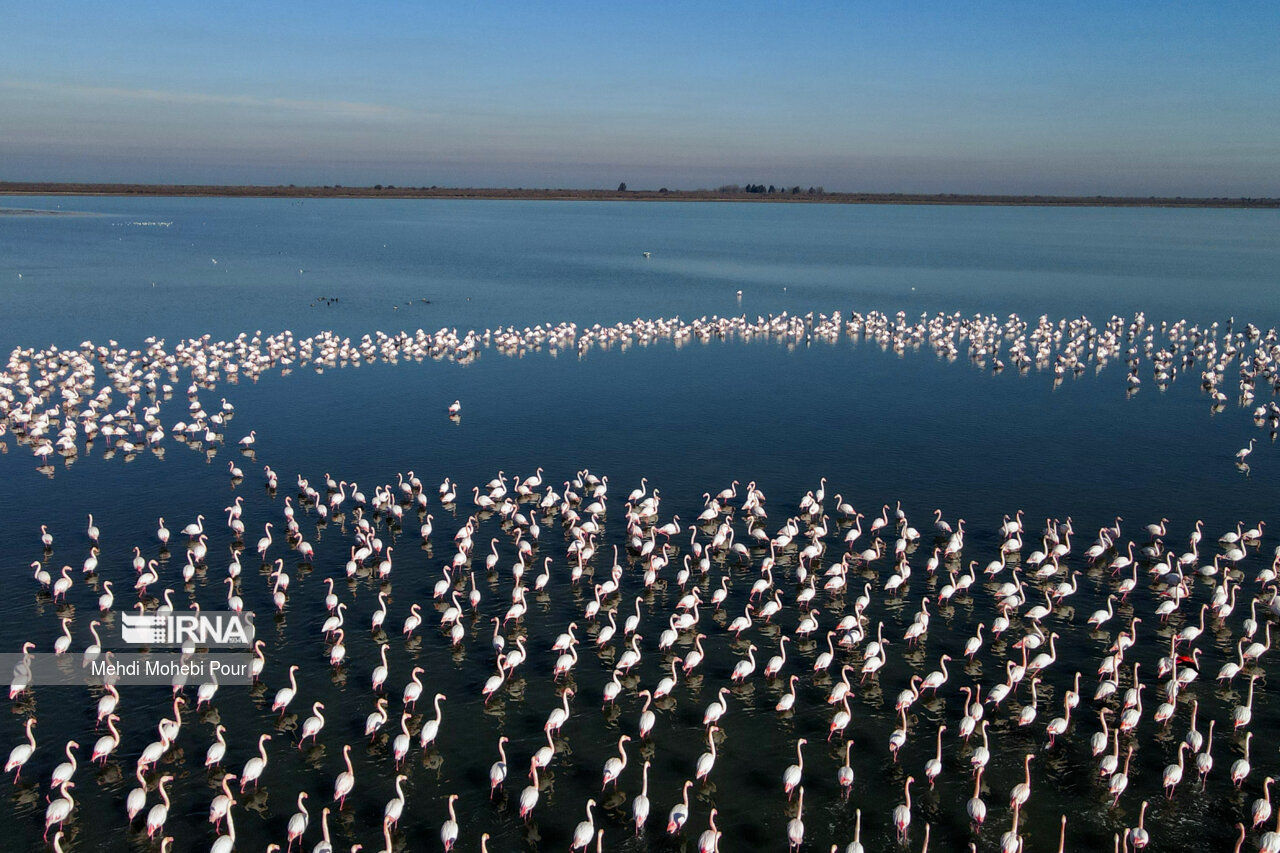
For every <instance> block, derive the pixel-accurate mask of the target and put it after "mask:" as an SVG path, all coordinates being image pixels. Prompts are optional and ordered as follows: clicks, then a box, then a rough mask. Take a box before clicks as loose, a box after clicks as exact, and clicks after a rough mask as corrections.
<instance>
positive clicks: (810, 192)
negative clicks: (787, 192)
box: [809, 187, 814, 195]
mask: <svg viewBox="0 0 1280 853" xmlns="http://www.w3.org/2000/svg"><path fill="white" fill-rule="evenodd" d="M813 193H814V189H813V187H809V195H813Z"/></svg>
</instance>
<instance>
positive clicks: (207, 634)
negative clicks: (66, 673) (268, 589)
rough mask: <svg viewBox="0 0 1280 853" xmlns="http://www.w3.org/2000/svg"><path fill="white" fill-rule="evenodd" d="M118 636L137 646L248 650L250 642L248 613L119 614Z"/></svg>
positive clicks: (251, 622)
mask: <svg viewBox="0 0 1280 853" xmlns="http://www.w3.org/2000/svg"><path fill="white" fill-rule="evenodd" d="M120 615H121V622H122V623H123V625H122V627H121V635H122V637H123V639H124V641H125V642H126V643H131V644H134V645H140V646H183V645H198V646H225V647H236V646H241V647H248V646H250V645H252V643H253V614H251V613H231V612H226V613H122V614H120Z"/></svg>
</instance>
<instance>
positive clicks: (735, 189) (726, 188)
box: [716, 184, 742, 193]
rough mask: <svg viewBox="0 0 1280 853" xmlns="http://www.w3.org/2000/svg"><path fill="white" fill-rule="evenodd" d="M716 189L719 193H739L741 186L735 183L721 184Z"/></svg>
mask: <svg viewBox="0 0 1280 853" xmlns="http://www.w3.org/2000/svg"><path fill="white" fill-rule="evenodd" d="M716 191H717V192H721V193H740V192H742V187H740V186H738V185H737V184H724V185H723V186H721V187H719V188H718V189H717V190H716Z"/></svg>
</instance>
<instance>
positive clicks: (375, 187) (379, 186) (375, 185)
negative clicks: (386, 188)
mask: <svg viewBox="0 0 1280 853" xmlns="http://www.w3.org/2000/svg"><path fill="white" fill-rule="evenodd" d="M373 188H374V189H375V190H380V189H382V184H374V185H373Z"/></svg>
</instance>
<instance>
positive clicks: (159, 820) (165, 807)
mask: <svg viewBox="0 0 1280 853" xmlns="http://www.w3.org/2000/svg"><path fill="white" fill-rule="evenodd" d="M172 781H173V777H172V776H167V775H166V776H161V777H160V785H159V789H160V799H161V800H162V801H163V802H160V803H157V804H156V805H154V806H152V807H151V811H149V812H147V838H151V837H153V836H154V835H155V834H156V833H157V832H160V831H162V830H163V829H164V822H165V821H166V820H168V818H169V792H168V791H166V790H165V787H164V786H165V785H167V784H169V783H170V782H172Z"/></svg>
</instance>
